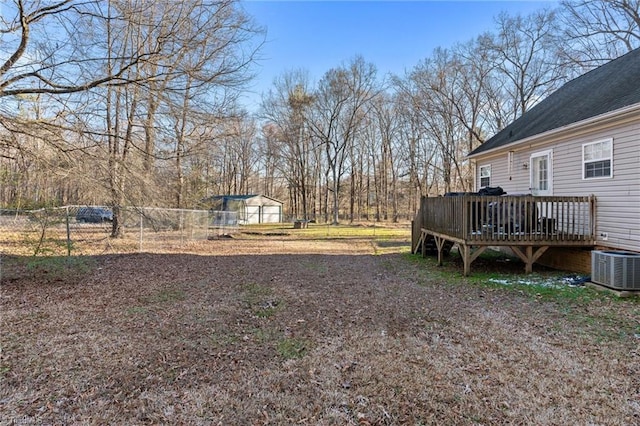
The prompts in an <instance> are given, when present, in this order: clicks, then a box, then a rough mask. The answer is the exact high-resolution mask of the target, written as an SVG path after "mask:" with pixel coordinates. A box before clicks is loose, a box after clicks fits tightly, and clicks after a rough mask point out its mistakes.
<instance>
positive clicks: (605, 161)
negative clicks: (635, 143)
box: [582, 139, 613, 179]
mask: <svg viewBox="0 0 640 426" xmlns="http://www.w3.org/2000/svg"><path fill="white" fill-rule="evenodd" d="M612 153H613V139H607V140H604V141H598V142H591V143H586V144H584V145H582V178H583V179H594V178H608V177H612V176H613V167H612V165H613V155H612Z"/></svg>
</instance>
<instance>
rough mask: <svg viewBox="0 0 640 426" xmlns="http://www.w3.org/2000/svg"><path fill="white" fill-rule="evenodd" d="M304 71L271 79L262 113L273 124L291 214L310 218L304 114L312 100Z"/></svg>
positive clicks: (308, 140)
mask: <svg viewBox="0 0 640 426" xmlns="http://www.w3.org/2000/svg"><path fill="white" fill-rule="evenodd" d="M311 92H312V89H311V87H310V83H309V77H308V74H307V72H306V71H303V70H298V71H291V72H287V73H285V74H283V75H282V76H280V77H278V78H277V79H276V80H275V81H274V90H271V91H269V93H268V94H267V95H266V96H265V98H264V99H263V101H262V111H263V112H262V115H263V116H264V118H265V119H266V120H267V121H268V122H269V123H270V124H272V126H273V127H271V128H270V129H269V130H270V131H271V136H272V138H274V139H275V140H277V141H278V142H279V143H277V144H276V146H275V147H274V148H276V149H277V151H276V152H277V153H278V156H279V157H280V158H281V159H282V163H281V164H280V166H281V167H282V168H283V170H282V172H283V175H284V176H285V177H286V180H287V186H288V188H289V189H290V191H289V201H290V203H291V213H292V214H293V215H294V216H301V217H302V218H304V219H309V211H310V209H311V206H310V198H311V193H312V180H313V179H312V175H311V164H310V162H311V160H312V158H313V157H312V151H313V150H314V149H316V148H315V147H314V146H313V142H312V140H311V135H310V132H309V126H308V125H307V121H306V116H307V115H308V111H309V109H310V108H311V105H312V103H313V96H312V94H311Z"/></svg>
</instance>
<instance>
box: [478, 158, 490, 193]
mask: <svg viewBox="0 0 640 426" xmlns="http://www.w3.org/2000/svg"><path fill="white" fill-rule="evenodd" d="M482 169H489V185H486V186H491V164H485V165H483V166H480V167H479V168H478V179H479V181H478V188H479V189H480V188H485V187H484V186H482Z"/></svg>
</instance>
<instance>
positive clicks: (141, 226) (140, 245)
mask: <svg viewBox="0 0 640 426" xmlns="http://www.w3.org/2000/svg"><path fill="white" fill-rule="evenodd" d="M143 218H144V215H143V214H142V210H140V242H139V243H138V251H139V252H142V229H143V223H142V221H143Z"/></svg>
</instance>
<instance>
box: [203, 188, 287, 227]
mask: <svg viewBox="0 0 640 426" xmlns="http://www.w3.org/2000/svg"><path fill="white" fill-rule="evenodd" d="M207 201H208V203H209V204H210V206H211V209H212V210H221V211H235V212H237V213H238V223H239V224H242V225H248V224H256V223H280V222H282V205H283V203H282V201H279V200H276V199H275V198H271V197H267V196H266V195H257V194H251V195H214V196H213V197H211V198H209V199H208V200H207Z"/></svg>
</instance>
